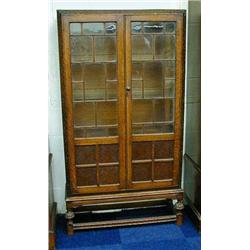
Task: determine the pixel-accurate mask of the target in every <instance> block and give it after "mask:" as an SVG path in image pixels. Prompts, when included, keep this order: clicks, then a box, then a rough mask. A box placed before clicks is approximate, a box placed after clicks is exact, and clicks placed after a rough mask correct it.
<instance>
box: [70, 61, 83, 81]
mask: <svg viewBox="0 0 250 250" xmlns="http://www.w3.org/2000/svg"><path fill="white" fill-rule="evenodd" d="M71 77H72V81H83V67H82V65H81V64H80V63H72V64H71Z"/></svg>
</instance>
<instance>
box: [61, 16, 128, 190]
mask: <svg viewBox="0 0 250 250" xmlns="http://www.w3.org/2000/svg"><path fill="white" fill-rule="evenodd" d="M71 22H117V35H116V37H117V77H118V79H117V80H118V86H119V90H118V92H117V93H118V100H117V105H118V136H110V137H106V138H103V137H101V138H98V137H94V138H82V139H75V138H74V125H73V103H72V101H73V99H72V82H71V58H70V32H69V24H70V23H71ZM123 26H124V24H123V16H122V15H119V14H117V15H116V14H104V15H101V14H98V13H96V14H88V13H84V14H82V13H62V14H61V13H58V35H59V46H60V66H61V67H60V70H61V92H62V97H63V98H62V110H63V120H64V122H63V124H64V147H65V149H64V150H65V158H66V159H65V161H66V169H67V183H69V192H70V193H71V194H74V193H78V194H79V193H99V192H113V191H120V190H122V189H124V188H125V184H126V176H125V175H126V172H125V136H124V135H125V133H126V131H125V126H124V124H125V82H124V54H123V51H124V38H123V34H124V33H123ZM113 143H118V145H119V171H120V172H119V175H120V178H119V179H120V184H119V185H112V184H111V185H106V186H98V187H82V186H80V187H79V186H77V176H76V165H75V146H76V145H93V144H113Z"/></svg>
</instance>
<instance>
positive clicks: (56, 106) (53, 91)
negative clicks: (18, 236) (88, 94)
mask: <svg viewBox="0 0 250 250" xmlns="http://www.w3.org/2000/svg"><path fill="white" fill-rule="evenodd" d="M58 9H186V10H187V9H188V0H173V1H172V0H164V1H145V0H144V1H133V0H129V1H118V0H117V1H113V2H112V1H94V0H92V1H83V0H78V1H77V0H49V62H48V63H49V76H48V77H49V88H48V89H49V104H48V107H49V110H48V113H49V150H50V152H51V153H52V154H53V160H52V165H53V185H54V197H55V201H56V202H57V204H58V212H59V213H64V212H65V202H64V199H65V164H64V147H63V130H62V114H61V96H60V95H61V93H60V76H59V53H58V41H57V20H56V17H57V16H56V10H58Z"/></svg>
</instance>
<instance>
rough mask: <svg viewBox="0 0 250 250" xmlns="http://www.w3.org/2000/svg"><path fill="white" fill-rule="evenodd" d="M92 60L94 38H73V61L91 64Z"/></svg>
mask: <svg viewBox="0 0 250 250" xmlns="http://www.w3.org/2000/svg"><path fill="white" fill-rule="evenodd" d="M92 60H93V56H92V38H91V37H90V36H71V61H72V62H81V61H87V62H90V61H92Z"/></svg>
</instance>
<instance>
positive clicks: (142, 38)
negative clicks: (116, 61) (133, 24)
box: [132, 35, 153, 60]
mask: <svg viewBox="0 0 250 250" xmlns="http://www.w3.org/2000/svg"><path fill="white" fill-rule="evenodd" d="M132 59H133V60H149V59H153V39H152V36H151V35H133V36H132Z"/></svg>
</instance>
